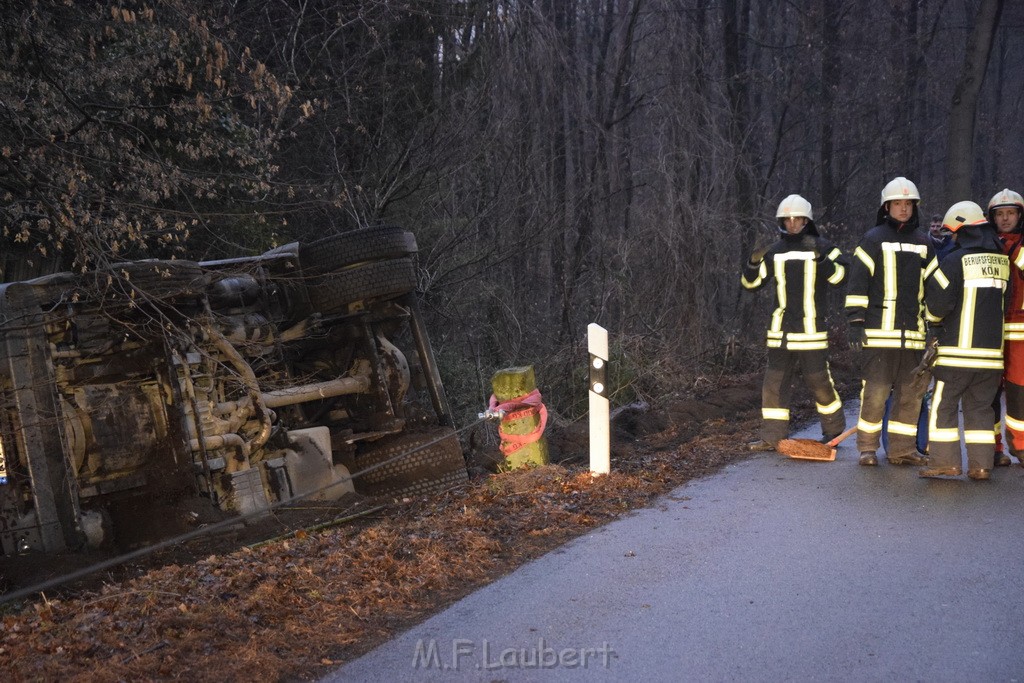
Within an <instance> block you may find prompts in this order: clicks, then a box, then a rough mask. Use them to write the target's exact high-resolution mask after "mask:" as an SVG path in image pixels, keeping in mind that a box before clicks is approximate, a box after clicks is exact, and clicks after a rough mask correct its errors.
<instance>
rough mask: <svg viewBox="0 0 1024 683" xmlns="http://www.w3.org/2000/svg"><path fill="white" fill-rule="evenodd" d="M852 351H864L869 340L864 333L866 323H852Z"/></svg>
mask: <svg viewBox="0 0 1024 683" xmlns="http://www.w3.org/2000/svg"><path fill="white" fill-rule="evenodd" d="M849 336H850V350H851V351H862V350H863V349H864V344H865V343H866V342H867V340H868V335H867V332H865V331H864V323H863V322H860V323H850V335H849Z"/></svg>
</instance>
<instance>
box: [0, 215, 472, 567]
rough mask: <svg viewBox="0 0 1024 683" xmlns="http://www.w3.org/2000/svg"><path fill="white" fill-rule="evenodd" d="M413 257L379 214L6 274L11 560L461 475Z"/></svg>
mask: <svg viewBox="0 0 1024 683" xmlns="http://www.w3.org/2000/svg"><path fill="white" fill-rule="evenodd" d="M415 252H416V242H415V238H414V237H413V235H412V234H411V233H409V232H406V231H404V230H401V229H399V228H395V227H378V228H368V229H365V230H359V231H355V232H350V233H344V234H341V235H334V236H330V237H327V238H324V239H322V240H319V241H316V242H313V243H311V244H308V245H300V244H298V243H295V244H290V245H286V246H284V247H280V248H277V249H274V250H272V251H269V252H267V253H265V254H263V255H261V256H257V257H249V258H238V259H228V260H222V261H210V262H201V263H197V262H188V261H136V262H130V263H122V264H116V265H113V266H110V267H109V268H106V269H103V270H98V271H93V272H87V273H84V274H71V273H61V274H57V275H52V276H47V277H44V278H39V279H36V280H31V281H27V282H16V283H8V284H5V285H0V316H2V317H0V445H2V454H0V551H2V552H0V555H14V554H19V553H26V552H62V551H66V550H75V549H79V548H83V547H89V546H91V547H98V546H102V545H105V544H111V543H116V544H118V545H121V546H124V545H130V544H133V543H139V542H146V541H148V540H152V539H147V538H135V537H134V536H131V535H129V534H128V533H126V530H127V529H128V528H129V527H131V528H136V527H138V526H140V524H141V525H142V526H146V524H145V523H146V522H154V524H152V525H151V526H153V527H154V528H160V527H161V525H160V524H158V523H156V522H159V521H160V520H159V519H157V518H158V517H160V516H162V515H166V514H168V512H167V511H168V510H169V509H178V508H173V507H169V506H173V505H178V504H180V503H181V502H182V501H184V502H186V503H187V504H188V505H191V506H192V509H193V510H196V509H200V508H205V509H209V510H213V511H217V512H218V513H226V514H250V513H257V514H258V513H259V512H260V511H262V510H266V509H268V508H269V507H270V506H272V505H274V504H277V503H283V502H287V501H290V500H293V499H295V498H297V497H299V496H302V497H304V498H309V499H319V500H333V499H337V498H339V497H341V496H342V495H344V494H346V493H349V492H352V491H353V484H354V488H355V490H357V491H359V492H361V493H366V494H371V495H396V494H406V493H418V492H430V491H434V490H440V489H443V488H446V487H449V486H451V485H453V484H456V483H458V482H461V481H464V480H465V479H466V476H467V475H466V468H465V463H464V460H463V457H462V452H461V449H460V447H459V442H458V439H457V437H456V436H455V432H454V429H452V419H451V412H450V409H449V407H448V403H447V399H446V397H445V394H444V389H443V386H442V384H441V380H440V377H439V375H438V371H437V368H436V365H435V362H434V358H433V353H432V351H431V347H430V342H429V339H428V337H427V334H426V331H425V329H424V326H423V322H422V318H421V316H420V313H419V310H418V308H417V304H416V299H415V293H414V292H415V288H416V270H415V265H414V261H413V259H414V257H415ZM424 445H426V447H425V448H419V447H421V446H424ZM417 449H418V450H417ZM408 452H413V454H412V455H410V456H408V457H401V458H398V459H394V456H396V455H400V454H402V453H408ZM381 463H385V464H383V465H380V464H381ZM372 465H380V466H379V467H376V468H375V469H373V470H372V471H371V472H369V473H367V474H366V475H365V476H356V478H355V479H354V481H353V480H351V479H350V478H349V477H350V474H353V473H357V472H358V471H359V470H362V469H366V468H367V467H369V466H372ZM191 514H193V515H195V514H196V513H195V512H192V513H191ZM148 518H152V519H148Z"/></svg>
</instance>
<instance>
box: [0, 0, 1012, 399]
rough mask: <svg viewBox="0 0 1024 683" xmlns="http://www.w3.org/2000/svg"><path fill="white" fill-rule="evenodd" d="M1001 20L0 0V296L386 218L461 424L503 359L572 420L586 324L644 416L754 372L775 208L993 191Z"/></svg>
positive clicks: (565, 3) (944, 13) (656, 3)
mask: <svg viewBox="0 0 1024 683" xmlns="http://www.w3.org/2000/svg"><path fill="white" fill-rule="evenodd" d="M1022 26H1024V5H1022V4H1019V3H1009V2H1003V1H1001V0H830V1H829V2H818V1H817V0H789V1H787V2H781V1H779V2H772V1H768V0H719V1H718V2H701V1H698V0H404V1H399V0H345V1H343V2H338V1H337V0H329V1H328V0H251V1H246V0H213V1H210V0H166V1H162V2H161V1H159V0H155V1H153V2H149V3H146V2H127V1H126V2H118V3H107V2H75V1H72V0H68V1H67V2H60V1H57V0H50V1H46V0H37V1H33V0H6V1H5V2H4V3H3V12H2V15H0V32H2V39H3V42H2V45H0V227H2V238H0V239H2V244H3V254H2V258H0V264H2V268H3V272H2V278H3V279H4V280H6V281H12V280H18V279H25V278H28V277H32V276H35V275H39V274H42V273H45V272H50V271H53V270H57V269H67V268H78V269H81V268H86V267H91V266H94V265H97V264H103V263H106V262H111V261H118V260H124V259H130V258H143V257H161V258H168V257H176V258H190V259H196V260H201V259H210V258H219V257H225V256H239V255H243V254H251V253H260V252H261V251H263V250H265V249H267V248H270V247H272V246H274V245H277V244H283V243H286V242H290V241H294V240H311V239H316V238H318V237H322V236H324V235H326V234H330V233H334V232H342V231H347V230H352V229H355V228H358V227H363V226H367V225H375V224H381V223H389V224H398V225H402V226H404V227H406V228H408V229H410V230H412V231H413V232H414V233H415V234H416V237H417V240H418V242H419V245H420V249H421V253H420V262H419V266H420V289H421V291H422V293H423V296H424V301H425V308H426V310H427V311H428V314H429V316H430V318H431V325H430V328H431V333H432V337H433V341H434V344H435V346H436V350H437V351H438V353H439V357H440V361H441V364H442V375H443V377H444V379H445V382H446V384H447V386H448V390H449V392H450V394H451V395H452V398H453V400H454V402H455V403H456V404H458V405H461V406H462V408H463V409H464V410H465V412H466V413H467V414H469V413H472V412H473V411H475V410H477V409H479V408H480V407H482V406H483V405H484V402H485V399H486V397H487V396H488V395H489V394H490V386H489V380H490V376H491V373H492V371H493V370H495V369H496V368H500V367H505V366H509V365H517V364H526V363H532V364H535V365H537V367H538V377H539V380H540V383H541V386H542V389H544V390H545V393H546V395H547V396H548V402H549V403H551V404H552V407H553V409H554V410H555V411H556V412H558V413H560V414H561V415H563V416H573V415H575V414H578V413H580V412H582V410H583V409H584V406H585V403H586V384H585V376H584V369H583V367H582V365H583V362H582V360H581V359H583V358H586V355H585V348H584V347H585V338H584V337H585V328H586V325H587V323H589V322H598V323H600V324H601V325H603V326H605V327H606V328H608V329H609V331H610V333H611V339H612V345H613V356H614V358H613V361H614V364H613V366H612V367H613V368H614V369H615V374H616V385H617V389H616V391H617V394H616V395H615V396H614V397H613V401H618V402H622V401H627V400H633V399H634V398H636V397H641V398H646V397H656V396H659V395H661V394H663V393H665V392H666V391H670V390H672V389H675V388H678V387H680V386H683V385H685V384H686V383H692V382H694V381H698V380H699V378H701V377H702V376H707V375H708V374H710V373H714V372H719V371H722V370H723V369H726V368H728V367H730V364H736V363H744V362H748V363H750V362H756V358H757V354H758V353H759V352H760V349H761V347H762V341H761V335H762V329H763V326H762V315H764V314H766V313H767V302H766V301H765V300H764V299H763V298H762V299H759V298H758V297H753V296H741V293H740V287H739V276H738V272H739V267H740V263H741V262H742V260H743V259H744V258H745V257H746V255H747V253H749V251H750V250H751V248H752V247H753V245H754V244H755V243H758V242H761V241H764V240H765V239H768V238H770V237H771V236H772V231H773V230H774V223H775V221H774V218H773V216H774V210H775V207H776V206H777V204H778V202H779V201H780V199H781V198H782V197H784V196H785V195H788V194H790V193H799V194H802V195H804V196H805V197H807V198H808V199H809V200H810V201H811V202H812V204H813V205H814V211H815V218H816V219H817V222H818V224H819V227H821V228H823V230H824V232H825V234H827V235H828V236H829V237H830V238H831V239H833V240H834V241H836V242H837V243H839V244H840V245H841V246H842V247H844V248H851V247H852V245H854V244H855V243H856V241H857V239H858V236H859V235H860V234H861V233H862V232H863V231H864V230H865V229H867V228H868V227H870V226H871V225H873V223H874V216H875V211H876V209H877V205H878V197H879V191H880V190H881V188H882V186H883V185H884V184H885V183H886V182H887V181H888V180H890V179H891V178H892V177H894V176H897V175H905V176H907V177H909V178H910V179H912V180H914V181H915V182H916V183H917V185H918V187H919V188H920V190H921V193H922V197H923V202H922V215H923V218H924V219H925V220H927V217H928V216H930V215H931V214H933V213H943V212H944V210H945V208H946V207H947V206H949V204H951V203H953V202H954V201H958V200H961V199H966V198H970V199H973V200H975V201H977V202H979V203H982V204H985V203H987V201H988V198H989V197H991V195H992V194H994V193H995V192H996V191H997V190H999V189H1001V188H1003V187H1010V188H1013V189H1016V190H1018V191H1021V190H1022V188H1024V177H1022V163H1021V160H1022V159H1024V140H1022V135H1021V130H1022V124H1024V121H1022V116H1024V114H1022V112H1024V102H1022V97H1024V79H1022V78H1021V75H1020V74H1021V70H1020V69H1021V65H1022V64H1024V44H1022V43H1024V31H1022V30H1021V29H1022ZM843 332H844V330H843V327H842V325H841V322H840V321H839V319H838V317H837V318H836V333H837V338H841V337H842V335H843ZM752 359H753V360H752Z"/></svg>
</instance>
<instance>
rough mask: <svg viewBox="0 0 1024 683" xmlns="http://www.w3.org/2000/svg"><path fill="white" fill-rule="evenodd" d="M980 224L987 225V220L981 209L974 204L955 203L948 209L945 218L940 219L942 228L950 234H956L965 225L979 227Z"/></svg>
mask: <svg viewBox="0 0 1024 683" xmlns="http://www.w3.org/2000/svg"><path fill="white" fill-rule="evenodd" d="M982 223H988V219H987V218H986V217H985V213H984V212H983V211H982V210H981V207H980V206H978V205H977V204H975V203H974V202H957V203H956V204H954V205H953V206H951V207H949V211H947V212H946V216H945V218H943V219H942V227H944V228H946V229H947V230H949V231H950V232H956V231H957V230H959V229H960V228H962V227H963V226H965V225H981V224H982Z"/></svg>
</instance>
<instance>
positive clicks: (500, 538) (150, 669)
mask: <svg viewBox="0 0 1024 683" xmlns="http://www.w3.org/2000/svg"><path fill="white" fill-rule="evenodd" d="M751 426H752V424H751V423H747V424H746V425H739V427H740V428H745V429H747V430H749V429H750V427H751ZM732 428H733V429H734V428H736V425H734V426H733V427H732ZM711 430H712V431H715V432H717V433H716V434H715V436H713V437H698V438H696V439H694V440H692V441H690V442H689V443H688V444H686V445H685V446H682V447H680V446H678V445H670V444H668V443H666V444H661V445H660V446H659V445H658V444H654V445H653V447H652V444H651V443H650V440H648V442H647V445H645V446H644V447H643V448H638V449H633V448H631V447H629V446H628V445H627V446H621V445H618V446H617V447H616V453H615V459H614V460H613V469H614V470H615V471H613V472H612V474H611V475H609V476H606V477H598V478H593V477H591V475H590V474H589V472H587V471H585V470H583V469H582V468H572V469H567V468H565V467H562V466H558V465H550V466H547V467H543V468H537V469H533V470H526V471H518V472H510V473H505V474H500V475H495V476H491V477H486V478H481V479H478V480H475V481H473V482H471V483H470V484H468V485H467V486H465V487H463V488H461V489H458V490H455V491H450V492H448V493H446V494H444V495H441V496H436V497H433V498H420V499H414V500H409V499H405V500H402V501H394V502H393V503H392V504H391V509H390V510H389V511H388V514H387V515H385V516H384V517H383V518H382V519H380V520H379V521H377V522H374V523H372V524H370V525H364V526H362V527H360V528H355V527H341V528H335V529H330V530H327V531H323V532H319V533H309V534H298V535H297V536H296V537H295V538H292V539H289V540H287V541H280V542H276V543H272V544H268V545H265V546H262V547H258V548H256V549H253V550H242V551H238V552H235V553H232V554H229V555H224V556H211V557H208V558H206V559H205V560H202V561H200V562H197V563H194V564H190V565H187V566H167V567H163V568H160V569H157V570H153V571H150V572H148V573H146V574H145V575H143V576H141V577H139V578H136V579H134V580H130V581H124V582H121V583H117V584H111V585H106V586H105V587H104V588H102V589H101V590H99V591H98V592H92V593H87V594H82V595H80V596H78V597H75V598H73V599H67V600H62V601H56V600H51V601H46V600H41V601H39V602H35V603H32V604H31V605H29V606H27V607H25V608H23V609H22V610H21V611H20V612H17V613H9V614H7V615H5V616H3V617H2V627H3V628H2V632H0V662H3V669H4V671H5V674H6V678H7V679H8V680H11V679H13V680H15V681H20V680H37V679H41V680H53V679H62V680H64V679H69V678H71V679H75V680H85V681H119V680H160V679H171V678H181V677H186V678H188V679H189V680H197V681H205V680H209V681H213V680H217V681H220V680H224V679H228V680H241V679H255V680H275V679H284V678H288V679H294V678H296V677H299V678H311V677H316V676H318V675H322V674H323V673H324V672H325V671H326V670H327V669H328V668H330V667H334V666H337V665H339V664H341V663H343V662H344V661H348V660H350V659H352V658H353V657H355V656H357V655H359V654H361V653H363V652H365V651H367V650H368V649H370V648H371V647H372V646H374V645H376V644H379V643H380V642H382V641H384V640H386V639H387V638H389V637H391V636H392V635H393V634H394V633H395V632H396V631H397V630H399V629H401V628H407V627H408V626H410V625H411V624H412V623H414V622H416V621H418V620H420V619H422V618H424V617H426V616H428V615H429V614H430V613H432V612H434V611H436V610H438V609H440V608H441V607H443V606H445V605H447V604H450V603H451V602H453V601H454V600H456V599H458V598H459V597H461V596H463V595H466V594H468V593H469V592H470V591H472V590H473V589H475V588H478V587H480V586H482V585H484V584H486V583H488V582H489V581H492V580H493V579H495V578H497V577H498V576H501V575H503V574H505V573H507V572H509V571H511V570H512V569H514V568H515V567H516V566H518V565H520V564H522V563H523V562H525V561H527V560H529V559H531V558H533V557H537V556H539V555H541V554H543V553H544V552H547V551H548V550H551V549H552V548H555V547H557V546H558V545H560V544H562V543H564V542H566V541H567V540H569V539H571V538H573V537H576V536H578V535H580V534H581V533H583V532H585V531H586V530H588V529H592V528H593V527H595V526H598V525H601V524H605V523H607V522H609V521H611V520H613V519H615V518H616V517H618V516H620V515H621V514H623V513H624V512H627V511H629V510H631V509H634V508H637V507H641V506H644V505H646V504H648V503H649V502H650V500H651V498H652V497H653V496H655V495H657V494H659V493H662V492H665V491H667V490H669V489H670V488H672V487H674V486H676V485H678V484H680V483H682V482H683V481H685V480H686V479H688V478H691V477H693V476H698V475H700V474H703V473H705V472H708V471H711V470H714V469H716V468H717V467H719V466H720V465H722V464H723V463H725V462H728V461H729V460H734V459H736V458H737V457H740V453H741V451H740V450H739V449H736V448H731V447H730V446H732V445H733V443H734V442H736V441H739V440H740V437H739V436H737V435H736V434H735V433H725V434H723V433H722V432H723V431H725V432H730V431H731V429H730V428H728V427H726V425H725V424H724V422H723V423H719V424H717V425H712V426H711Z"/></svg>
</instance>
